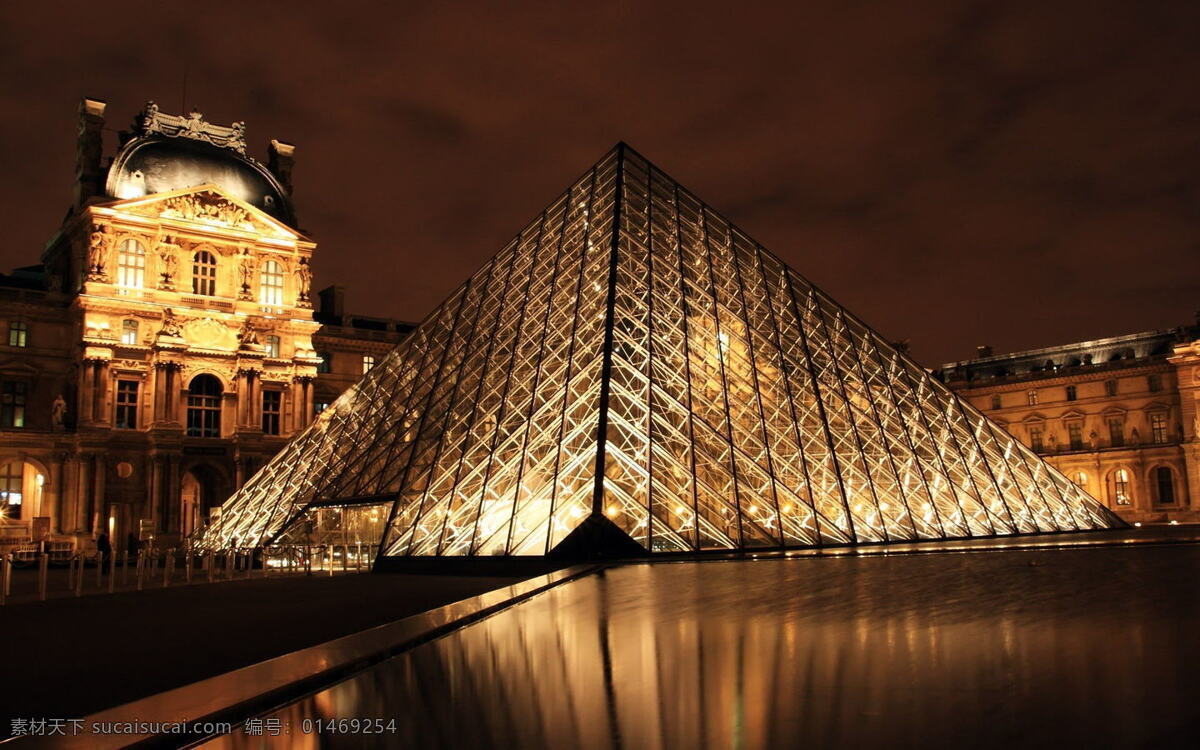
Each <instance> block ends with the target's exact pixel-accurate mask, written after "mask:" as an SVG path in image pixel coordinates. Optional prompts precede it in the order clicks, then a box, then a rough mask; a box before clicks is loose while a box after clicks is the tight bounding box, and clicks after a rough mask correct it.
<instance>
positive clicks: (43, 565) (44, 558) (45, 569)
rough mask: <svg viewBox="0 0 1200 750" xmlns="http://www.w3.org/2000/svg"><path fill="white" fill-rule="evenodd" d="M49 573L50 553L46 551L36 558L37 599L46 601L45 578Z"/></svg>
mask: <svg viewBox="0 0 1200 750" xmlns="http://www.w3.org/2000/svg"><path fill="white" fill-rule="evenodd" d="M49 575H50V555H49V554H48V553H46V552H43V553H42V554H41V557H39V558H38V599H41V600H42V601H46V579H47V578H48V577H49Z"/></svg>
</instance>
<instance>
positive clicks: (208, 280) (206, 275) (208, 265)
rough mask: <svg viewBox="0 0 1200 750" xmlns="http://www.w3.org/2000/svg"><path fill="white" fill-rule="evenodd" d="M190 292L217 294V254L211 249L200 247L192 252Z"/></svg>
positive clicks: (205, 295)
mask: <svg viewBox="0 0 1200 750" xmlns="http://www.w3.org/2000/svg"><path fill="white" fill-rule="evenodd" d="M202 256H203V257H202ZM192 294H195V295H198V296H200V297H215V296H217V256H216V255H214V254H213V253H212V251H211V250H207V249H201V250H197V251H196V252H195V253H193V254H192Z"/></svg>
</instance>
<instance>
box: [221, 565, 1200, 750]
mask: <svg viewBox="0 0 1200 750" xmlns="http://www.w3.org/2000/svg"><path fill="white" fill-rule="evenodd" d="M1198 568H1200V547H1196V546H1178V547H1170V548H1132V549H1130V548H1125V549H1114V548H1105V549H1093V550H1074V551H1045V552H1040V551H1039V552H1002V553H982V554H965V555H944V554H937V555H914V556H886V557H870V558H839V559H828V558H798V559H786V560H759V561H737V562H719V563H718V562H708V563H690V562H689V563H676V564H667V563H656V564H647V565H635V566H629V567H624V568H618V569H615V570H611V571H609V572H607V573H604V574H600V575H594V576H591V577H589V578H585V579H582V580H579V581H576V582H574V583H570V584H566V585H564V586H560V587H558V588H556V589H553V590H551V591H549V592H547V593H545V594H542V595H540V596H538V597H536V598H534V599H532V600H530V601H528V602H526V603H524V604H521V605H518V606H516V607H513V608H511V609H509V610H506V611H504V612H502V613H500V614H498V615H496V616H493V617H491V618H489V619H487V620H484V621H483V622H480V623H478V624H476V625H473V626H470V627H467V628H465V629H463V630H460V631H458V632H456V633H454V634H452V635H450V636H447V637H445V638H442V639H439V640H437V641H434V642H432V643H429V644H426V645H424V646H421V647H419V648H417V649H414V650H413V651H411V652H409V653H406V654H404V655H401V656H399V657H396V658H394V659H392V660H390V661H388V662H385V663H383V664H381V665H379V666H377V667H375V668H372V669H370V670H368V671H366V672H363V673H361V674H360V675H358V676H356V677H354V678H352V679H349V680H346V681H345V682H342V683H340V684H338V685H335V686H333V687H331V688H329V689H327V690H324V691H322V692H320V693H317V694H315V695H313V696H310V697H308V698H306V699H303V700H301V701H299V702H297V703H295V704H292V705H290V706H287V707H285V708H284V709H282V710H280V711H279V712H277V713H275V714H273V715H272V716H273V717H276V718H281V719H283V720H284V722H285V726H287V727H288V728H289V730H290V734H289V735H287V736H286V737H279V738H270V737H251V736H247V735H245V734H244V733H240V732H239V733H237V734H234V735H232V736H229V737H223V738H220V739H218V740H215V741H213V742H212V743H210V745H209V746H210V747H222V748H223V747H230V748H250V747H264V746H279V747H283V746H286V747H336V748H341V747H370V746H377V745H380V744H387V745H391V746H403V747H504V748H693V747H712V748H729V747H735V748H736V747H744V748H756V747H778V748H784V747H787V748H792V747H832V746H842V747H846V746H864V745H867V744H874V745H876V746H883V747H896V746H913V745H927V746H932V747H975V746H1005V747H1027V746H1031V745H1034V746H1044V745H1054V744H1062V745H1067V746H1078V745H1090V744H1095V745H1100V746H1113V745H1121V746H1129V745H1135V744H1142V743H1161V742H1167V743H1170V741H1171V740H1172V739H1173V738H1175V737H1177V736H1179V735H1180V733H1182V732H1183V730H1184V728H1185V727H1191V728H1195V727H1196V726H1197V721H1198V720H1200V709H1198V708H1197V706H1198V705H1200V702H1198V701H1197V698H1198V697H1200V694H1198V691H1197V677H1196V670H1195V667H1196V665H1197V664H1200V648H1198V646H1197V641H1196V638H1195V635H1194V626H1195V624H1196V622H1197V615H1198V614H1200V603H1198V597H1197V593H1196V588H1195V581H1196V580H1197V579H1198V576H1197V574H1198V573H1200V570H1198ZM352 717H382V718H385V719H392V718H394V719H395V720H396V731H395V733H394V734H392V733H388V734H385V735H383V736H378V735H375V736H363V735H355V736H339V735H336V734H329V733H325V734H322V735H319V736H318V735H309V736H306V735H304V734H303V731H302V727H303V725H302V722H303V720H304V719H306V718H309V719H312V718H322V719H336V718H352Z"/></svg>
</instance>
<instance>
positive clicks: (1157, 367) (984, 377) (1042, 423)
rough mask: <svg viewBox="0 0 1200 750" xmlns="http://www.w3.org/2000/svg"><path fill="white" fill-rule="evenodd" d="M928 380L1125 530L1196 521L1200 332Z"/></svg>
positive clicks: (1068, 350) (1056, 352) (984, 353)
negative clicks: (1126, 525) (1113, 515)
mask: <svg viewBox="0 0 1200 750" xmlns="http://www.w3.org/2000/svg"><path fill="white" fill-rule="evenodd" d="M978 355H979V356H977V357H976V358H974V359H968V360H963V361H961V362H950V363H947V364H944V365H942V367H941V368H940V369H939V370H938V371H936V374H937V375H938V377H939V378H940V379H941V380H942V381H943V382H945V383H946V385H948V386H949V387H950V388H951V389H953V390H955V391H957V392H958V393H959V395H961V396H965V397H966V398H967V399H968V400H969V401H970V402H971V403H972V404H973V405H974V406H975V407H977V408H978V409H979V410H980V411H982V412H983V413H984V414H986V415H987V416H989V417H991V418H992V419H993V420H995V421H996V422H997V423H999V424H1000V425H1001V426H1003V427H1004V428H1005V429H1007V430H1008V431H1009V432H1010V433H1012V434H1013V435H1014V436H1016V437H1017V438H1018V439H1020V440H1021V441H1023V442H1024V443H1025V444H1026V445H1028V446H1029V447H1031V448H1033V450H1035V451H1037V452H1038V453H1039V454H1041V456H1042V457H1043V458H1045V459H1046V460H1047V461H1049V462H1050V463H1051V464H1053V465H1054V466H1055V467H1057V468H1058V469H1059V470H1060V471H1062V472H1063V473H1064V474H1066V475H1067V476H1068V477H1070V478H1071V479H1072V480H1073V481H1074V482H1075V483H1076V484H1078V485H1079V486H1081V487H1083V488H1084V489H1086V490H1087V491H1088V492H1089V493H1091V494H1092V495H1093V496H1094V497H1096V498H1098V499H1100V500H1102V501H1103V502H1104V503H1105V504H1106V505H1107V506H1108V507H1109V508H1111V509H1112V510H1114V511H1116V512H1117V514H1119V515H1120V516H1121V517H1122V518H1124V519H1125V520H1126V521H1129V522H1130V523H1164V522H1171V521H1177V522H1197V521H1200V416H1198V415H1200V409H1198V408H1197V404H1198V403H1200V325H1190V326H1180V327H1178V328H1173V329H1170V330H1162V331H1147V332H1144V333H1135V334H1130V335H1127V336H1116V337H1113V338H1107V339H1100V340H1097V341H1082V342H1079V343H1075V344H1067V345H1064V346H1055V347H1048V348H1045V349H1033V350H1030V351H1024V352H1015V353H1012V354H1000V355H995V354H992V352H991V350H990V348H989V347H979V350H978Z"/></svg>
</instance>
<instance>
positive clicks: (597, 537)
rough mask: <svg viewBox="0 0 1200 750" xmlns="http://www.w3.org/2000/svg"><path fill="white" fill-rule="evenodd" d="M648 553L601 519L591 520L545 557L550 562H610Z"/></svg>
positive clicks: (614, 525)
mask: <svg viewBox="0 0 1200 750" xmlns="http://www.w3.org/2000/svg"><path fill="white" fill-rule="evenodd" d="M646 554H647V552H646V549H645V548H644V547H642V545H640V544H638V543H637V542H635V541H633V540H632V539H630V538H629V535H628V534H626V533H625V532H624V531H621V529H620V528H619V527H618V526H617V525H616V524H615V523H613V522H612V521H610V520H608V519H607V518H605V517H604V516H601V515H591V516H588V517H587V518H586V519H585V520H584V522H583V523H581V524H579V526H577V527H575V530H574V531H572V532H571V533H570V534H567V536H566V538H565V539H563V540H562V541H561V542H559V543H558V545H557V546H556V547H555V548H554V549H552V550H550V552H549V554H547V555H546V559H548V560H562V561H585V560H611V559H614V558H621V557H645V556H646Z"/></svg>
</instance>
